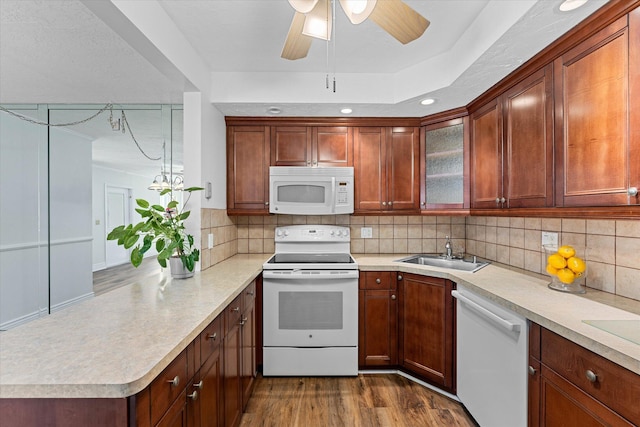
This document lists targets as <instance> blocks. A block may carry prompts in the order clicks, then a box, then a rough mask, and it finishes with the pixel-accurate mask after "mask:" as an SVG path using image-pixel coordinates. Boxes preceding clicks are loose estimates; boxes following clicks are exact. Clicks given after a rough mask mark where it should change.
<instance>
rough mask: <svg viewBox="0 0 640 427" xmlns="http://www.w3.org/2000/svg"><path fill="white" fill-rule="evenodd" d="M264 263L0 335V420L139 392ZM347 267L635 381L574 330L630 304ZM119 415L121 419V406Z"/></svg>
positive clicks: (610, 341)
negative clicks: (426, 290)
mask: <svg viewBox="0 0 640 427" xmlns="http://www.w3.org/2000/svg"><path fill="white" fill-rule="evenodd" d="M267 258H268V254H257V255H236V256H234V257H232V258H230V259H228V260H226V261H224V262H222V263H220V264H217V265H216V266H214V267H211V268H209V269H207V270H206V271H204V272H201V273H199V274H196V276H195V277H194V278H192V279H186V280H171V279H170V278H169V277H168V276H164V275H161V274H160V275H156V276H151V277H149V278H146V279H144V280H141V281H138V282H135V283H132V284H130V285H127V286H124V287H121V288H118V289H116V290H114V291H111V292H108V293H106V294H104V295H101V296H99V297H96V298H94V299H92V300H89V301H86V302H84V303H82V304H78V305H77V306H73V307H69V308H68V309H66V310H63V311H60V312H57V313H54V314H52V315H51V316H48V317H46V318H42V319H39V320H36V321H34V322H31V323H29V324H26V325H23V326H20V327H18V328H15V329H13V330H10V331H7V332H3V333H2V334H1V335H0V344H1V349H0V398H1V399H0V412H2V417H3V418H5V415H6V414H9V413H10V411H12V405H14V404H15V403H16V402H18V403H20V402H21V403H24V402H27V403H28V402H30V401H31V402H35V401H36V400H40V399H63V400H66V399H85V398H90V399H106V400H108V401H120V402H126V398H130V397H131V396H135V395H136V394H137V393H139V392H140V391H141V390H144V389H145V388H146V387H147V386H149V384H151V383H152V382H153V380H154V379H155V378H156V377H157V376H158V375H159V374H160V373H161V372H162V371H163V370H164V369H165V368H167V367H168V366H170V364H171V362H172V361H173V360H174V359H175V358H176V357H179V356H180V355H181V354H182V353H183V351H184V350H185V349H186V348H187V347H188V346H189V345H190V343H191V342H192V341H194V339H196V338H197V337H198V336H199V335H200V334H201V333H202V332H203V331H204V330H205V328H206V327H207V325H209V324H210V323H211V322H212V321H213V320H214V319H216V317H217V316H219V315H220V314H222V313H223V312H224V310H225V308H226V307H227V306H228V305H229V304H230V303H232V301H234V300H235V299H237V298H238V297H239V296H240V295H241V292H242V290H243V289H245V287H246V286H247V285H249V284H250V283H251V282H252V281H253V280H254V279H256V278H257V277H258V276H259V275H260V274H261V271H262V264H263V262H264V261H265V260H266V259H267ZM355 258H356V260H357V262H358V264H359V266H360V269H361V270H362V271H374V270H386V271H398V272H406V273H413V274H421V275H429V276H433V277H442V278H447V279H450V280H452V281H454V282H455V283H458V284H464V285H466V286H467V287H469V288H472V289H473V290H474V291H476V292H478V293H480V294H482V295H483V296H485V297H487V298H490V299H492V300H494V301H496V302H498V303H500V304H502V305H504V306H506V307H507V308H510V309H511V310H514V311H516V312H518V313H520V314H522V315H523V316H525V317H527V318H528V319H530V320H532V321H533V322H535V323H536V324H539V325H540V326H542V327H543V328H546V329H548V330H550V331H552V332H555V333H556V334H558V335H560V336H563V337H565V338H567V339H569V340H570V341H573V342H575V343H577V344H579V345H581V346H583V347H585V348H587V349H589V350H591V351H592V352H594V353H596V354H599V355H600V356H603V357H605V358H606V359H608V360H611V361H613V362H615V363H616V364H618V365H620V366H622V367H624V368H626V369H627V370H629V371H631V372H633V373H635V374H638V375H640V345H638V344H637V343H633V342H631V341H628V340H626V339H623V338H620V337H618V336H615V335H613V334H610V333H608V332H605V331H602V330H600V329H597V328H595V327H593V326H591V325H588V324H586V323H583V320H612V319H615V320H625V319H626V320H640V315H639V314H638V313H640V303H634V302H633V301H631V300H627V301H630V302H629V304H630V305H629V306H630V307H632V311H634V312H631V311H625V310H621V309H618V308H614V307H611V306H609V305H605V304H602V303H599V302H596V301H593V300H592V299H590V294H591V295H597V294H598V292H597V291H591V290H589V292H588V293H587V296H586V297H585V296H577V295H570V294H563V293H559V292H556V291H553V290H550V289H548V288H547V286H546V283H547V282H546V281H545V280H544V279H543V278H542V276H538V277H534V276H532V275H527V274H522V273H520V272H517V271H513V270H510V269H507V268H502V267H501V266H498V265H489V266H487V267H485V268H483V269H482V270H480V271H478V272H476V273H465V272H452V271H450V270H444V269H439V268H435V267H424V266H409V265H407V264H402V263H398V262H395V260H397V259H399V258H401V256H398V255H372V256H369V255H360V256H358V255H355ZM131 404H132V403H131V402H129V405H131ZM122 405H123V406H122V407H123V408H124V410H125V415H126V412H127V409H126V408H127V404H126V403H122ZM13 408H15V406H13ZM125 419H126V418H125ZM128 422H129V424H132V423H133V422H132V421H131V420H130V419H129V421H128ZM123 425H127V423H126V422H124V423H123Z"/></svg>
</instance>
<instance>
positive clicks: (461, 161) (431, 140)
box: [421, 117, 469, 210]
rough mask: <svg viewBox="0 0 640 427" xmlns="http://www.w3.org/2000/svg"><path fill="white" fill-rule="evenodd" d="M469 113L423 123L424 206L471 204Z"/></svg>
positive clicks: (448, 207) (422, 205)
mask: <svg viewBox="0 0 640 427" xmlns="http://www.w3.org/2000/svg"><path fill="white" fill-rule="evenodd" d="M467 141H468V137H467V132H466V117H463V118H457V119H453V120H448V121H445V122H440V123H436V124H432V125H428V126H425V127H424V150H422V153H423V158H422V164H423V168H422V169H423V174H422V176H423V177H424V180H423V185H422V201H421V208H422V209H423V210H424V209H460V208H465V207H468V206H469V201H468V196H467V195H466V194H467V192H466V190H465V188H466V185H465V182H466V177H467V176H468V174H467V173H465V171H466V167H467V164H468V162H467V161H466V160H465V156H466V153H467V151H468V150H467V149H466V147H468V142H467Z"/></svg>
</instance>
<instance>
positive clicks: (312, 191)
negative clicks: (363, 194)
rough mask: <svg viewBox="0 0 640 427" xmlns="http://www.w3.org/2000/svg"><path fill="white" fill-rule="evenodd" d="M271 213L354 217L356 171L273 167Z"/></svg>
mask: <svg viewBox="0 0 640 427" xmlns="http://www.w3.org/2000/svg"><path fill="white" fill-rule="evenodd" d="M269 212H270V213H275V214H289V215H337V214H350V213H353V167H326V168H317V167H304V166H271V167H270V168H269Z"/></svg>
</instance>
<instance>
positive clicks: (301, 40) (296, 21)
mask: <svg viewBox="0 0 640 427" xmlns="http://www.w3.org/2000/svg"><path fill="white" fill-rule="evenodd" d="M304 20H305V16H304V14H302V13H299V12H296V14H295V15H293V20H292V21H291V26H290V27H289V32H288V33H287V39H286V40H285V42H284V47H283V48H282V53H281V54H280V56H281V57H282V58H284V59H290V60H292V61H293V60H296V59H300V58H304V57H305V56H307V53H308V52H309V48H310V47H311V40H313V38H312V37H309V36H305V35H304V34H302V27H303V26H304Z"/></svg>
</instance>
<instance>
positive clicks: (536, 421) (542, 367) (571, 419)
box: [529, 326, 640, 427]
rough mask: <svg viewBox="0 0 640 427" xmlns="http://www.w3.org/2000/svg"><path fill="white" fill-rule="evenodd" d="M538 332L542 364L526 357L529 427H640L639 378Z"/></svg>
mask: <svg viewBox="0 0 640 427" xmlns="http://www.w3.org/2000/svg"><path fill="white" fill-rule="evenodd" d="M537 327H538V328H540V327H539V326H537ZM540 330H541V333H540V349H541V351H540V354H541V357H540V359H541V360H540V361H539V362H538V361H537V360H536V359H535V358H534V357H532V355H531V354H530V362H531V367H532V368H534V369H536V372H535V373H533V374H532V375H530V377H529V426H530V427H533V426H536V427H537V426H545V427H546V426H549V427H553V426H568V427H571V426H576V427H589V426H637V425H640V405H638V396H640V375H637V374H635V373H633V372H631V371H629V370H627V369H625V368H623V367H621V366H619V365H617V364H615V363H613V362H611V361H609V360H607V359H605V358H603V357H601V356H599V355H597V354H595V353H593V352H591V351H590V350H587V349H586V348H584V347H581V346H579V345H577V344H575V343H573V342H571V341H569V340H567V339H566V338H563V337H561V336H559V335H557V334H555V333H553V332H551V331H549V330H547V329H545V328H540ZM536 363H537V365H536ZM536 366H538V368H536ZM530 373H531V371H530Z"/></svg>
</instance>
